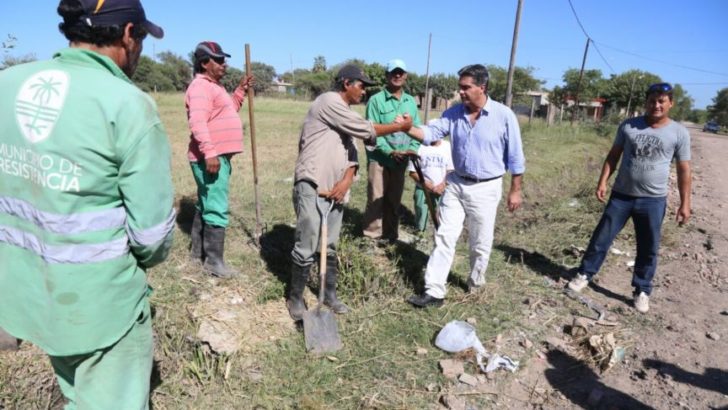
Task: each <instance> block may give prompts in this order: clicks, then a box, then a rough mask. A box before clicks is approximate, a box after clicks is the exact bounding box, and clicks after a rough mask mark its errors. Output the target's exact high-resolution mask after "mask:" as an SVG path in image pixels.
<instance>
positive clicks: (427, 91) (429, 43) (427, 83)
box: [423, 33, 432, 124]
mask: <svg viewBox="0 0 728 410" xmlns="http://www.w3.org/2000/svg"><path fill="white" fill-rule="evenodd" d="M431 50H432V33H430V39H429V40H428V41H427V68H426V69H425V101H424V102H423V105H424V106H425V107H424V108H425V121H424V123H425V124H427V117H428V116H429V115H430V104H431V103H432V101H430V89H429V87H430V51H431Z"/></svg>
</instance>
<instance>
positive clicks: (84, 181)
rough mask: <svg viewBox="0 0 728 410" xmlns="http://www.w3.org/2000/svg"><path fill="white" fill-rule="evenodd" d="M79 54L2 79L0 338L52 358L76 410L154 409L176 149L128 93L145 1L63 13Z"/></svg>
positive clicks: (150, 27) (148, 29)
mask: <svg viewBox="0 0 728 410" xmlns="http://www.w3.org/2000/svg"><path fill="white" fill-rule="evenodd" d="M58 14H59V15H60V16H61V17H62V18H63V22H62V23H61V24H60V25H59V28H60V30H61V32H62V33H63V34H64V35H65V37H66V38H67V39H68V40H69V41H70V47H69V48H66V49H64V50H61V51H59V52H58V53H57V54H56V55H55V56H54V57H53V58H52V59H51V60H48V61H39V62H34V63H30V64H24V65H19V66H15V67H12V68H9V69H7V70H3V71H2V72H1V73H0V89H2V90H3V92H2V93H0V115H2V116H3V118H2V121H0V180H1V181H2V183H0V260H1V261H2V264H1V265H0V300H2V309H0V327H2V328H4V329H5V330H6V331H7V332H8V333H10V334H11V335H13V336H14V337H17V338H19V339H23V340H27V341H29V342H32V343H34V344H35V345H37V346H39V347H40V348H41V349H43V350H44V351H45V352H46V353H48V355H49V356H50V360H51V364H52V365H53V368H54V370H55V372H56V376H57V379H58V383H59V385H60V387H61V390H62V392H63V394H64V396H65V397H66V399H67V400H68V403H67V406H66V408H71V409H73V408H77V407H78V408H84V409H86V408H99V409H112V408H113V409H122V408H123V409H144V408H147V407H148V405H149V384H150V376H151V370H152V357H153V355H152V346H153V343H152V326H151V316H150V307H149V301H148V296H149V292H150V288H149V286H148V285H147V281H146V275H145V269H146V268H149V267H151V266H153V265H155V264H157V263H159V262H161V261H162V260H163V259H164V258H165V257H166V256H167V253H168V251H169V248H170V245H171V240H172V230H173V228H174V221H175V213H174V210H173V208H172V202H173V191H172V181H171V177H170V148H169V144H168V140H167V134H166V132H165V130H164V128H163V127H162V123H161V121H160V119H159V115H158V113H157V108H156V106H155V104H154V101H153V100H152V99H151V98H150V97H149V96H148V95H146V94H144V93H143V92H141V90H139V89H138V88H137V87H135V86H134V85H133V84H132V82H131V81H130V80H129V77H130V76H131V75H132V74H133V72H134V69H135V68H136V64H137V62H138V61H139V56H140V54H141V50H142V41H143V39H144V37H145V36H146V35H147V34H151V35H152V36H154V37H157V38H161V37H162V36H163V34H164V33H163V31H162V29H161V28H160V27H158V26H156V25H155V24H153V23H151V22H149V21H148V20H147V19H146V16H145V14H144V9H143V8H142V5H141V4H140V3H139V1H138V0H105V1H104V0H61V2H60V4H59V5H58Z"/></svg>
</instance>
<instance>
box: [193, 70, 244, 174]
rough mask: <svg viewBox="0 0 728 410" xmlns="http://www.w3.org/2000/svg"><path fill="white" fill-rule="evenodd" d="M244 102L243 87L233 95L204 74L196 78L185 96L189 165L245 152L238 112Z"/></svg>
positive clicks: (241, 123) (237, 89) (241, 124)
mask: <svg viewBox="0 0 728 410" xmlns="http://www.w3.org/2000/svg"><path fill="white" fill-rule="evenodd" d="M244 99H245V92H244V91H243V89H242V88H241V87H238V88H236V89H235V92H233V94H232V95H230V94H228V93H227V91H225V88H223V87H222V86H221V85H220V84H219V83H217V82H215V81H213V80H212V79H211V78H209V77H208V76H206V75H205V74H197V75H195V78H194V79H193V80H192V82H191V83H190V85H189V87H187V92H186V93H185V107H186V108H187V121H188V123H189V127H190V132H191V135H190V145H189V149H188V151H187V158H188V159H189V160H190V162H197V161H200V160H202V159H204V158H212V157H216V156H218V155H225V154H237V153H239V152H242V151H243V122H242V121H241V120H240V116H239V115H238V111H240V106H241V105H243V100H244Z"/></svg>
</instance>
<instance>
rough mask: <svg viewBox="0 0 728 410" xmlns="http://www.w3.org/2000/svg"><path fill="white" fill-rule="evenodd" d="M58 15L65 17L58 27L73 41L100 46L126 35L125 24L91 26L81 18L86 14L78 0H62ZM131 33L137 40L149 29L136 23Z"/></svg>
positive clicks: (144, 35)
mask: <svg viewBox="0 0 728 410" xmlns="http://www.w3.org/2000/svg"><path fill="white" fill-rule="evenodd" d="M57 11H58V15H60V16H61V17H63V23H59V24H58V29H59V30H60V31H61V33H63V35H64V36H66V38H67V39H68V41H71V42H79V43H89V44H94V45H96V46H98V47H104V46H109V45H112V44H114V43H115V42H116V41H118V40H119V39H121V38H122V37H124V28H125V27H126V24H123V25H118V24H117V25H110V26H91V25H89V24H87V23H86V22H85V21H83V20H82V19H81V16H83V15H84V14H85V11H84V9H83V5H82V4H81V2H80V1H78V0H61V2H60V3H59V4H58V9H57ZM131 35H132V37H133V38H134V39H136V40H142V39H144V37H146V36H147V30H146V29H145V28H144V26H143V25H141V24H134V26H133V27H132V32H131Z"/></svg>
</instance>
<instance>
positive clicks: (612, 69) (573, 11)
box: [569, 0, 614, 74]
mask: <svg viewBox="0 0 728 410" xmlns="http://www.w3.org/2000/svg"><path fill="white" fill-rule="evenodd" d="M569 7H571V12H572V13H574V18H575V19H576V22H577V23H578V24H579V27H581V31H582V33H584V35H585V36H586V38H587V39H588V40H589V41H590V42H591V43H592V44H593V45H594V48H595V49H596V50H597V54H599V57H600V58H601V59H602V61H604V64H606V65H607V67H609V72H610V73H611V74H614V68H613V67H612V65H611V64H609V61H607V59H606V58H604V54H602V51H601V50H599V47H597V45H596V43H595V42H594V40H593V39H592V38H591V36H589V33H587V32H586V29H585V28H584V25H583V24H581V19H580V18H579V15H578V14H577V13H576V9H575V8H574V4H573V3H572V2H571V0H569Z"/></svg>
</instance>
